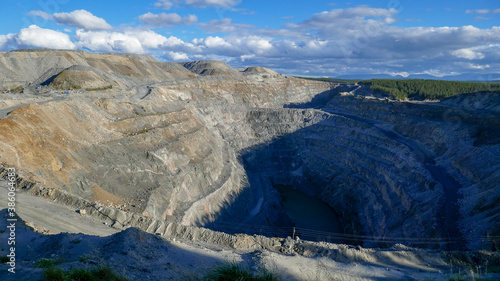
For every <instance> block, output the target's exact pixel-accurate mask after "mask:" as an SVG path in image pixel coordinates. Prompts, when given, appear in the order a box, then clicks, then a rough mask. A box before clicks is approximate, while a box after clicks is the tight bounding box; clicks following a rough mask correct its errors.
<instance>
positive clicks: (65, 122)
mask: <svg viewBox="0 0 500 281" xmlns="http://www.w3.org/2000/svg"><path fill="white" fill-rule="evenodd" d="M0 61H1V62H2V63H3V64H4V65H8V67H9V68H11V69H14V71H13V72H14V73H16V72H22V71H23V69H24V68H27V67H28V66H31V64H33V65H34V66H37V67H40V68H44V70H43V71H42V70H39V71H38V72H36V73H35V72H33V71H32V72H29V73H28V74H29V75H28V74H26V75H25V76H20V77H23V79H24V84H23V85H25V86H26V87H27V89H28V90H30V91H35V92H34V93H35V94H30V93H25V95H26V98H25V99H23V96H16V98H17V99H16V100H6V101H4V102H3V103H2V105H3V107H2V114H4V116H3V117H4V118H3V119H1V120H0V154H1V161H2V163H3V166H4V167H15V168H17V169H18V170H19V171H20V175H21V177H22V178H23V179H24V180H26V181H29V182H31V183H35V182H36V185H34V186H31V184H30V185H26V186H27V188H26V190H27V191H29V192H31V193H33V194H37V195H39V196H44V197H48V198H51V199H53V200H56V201H57V202H60V203H62V204H69V205H71V206H74V207H75V208H80V209H85V210H86V213H88V214H94V215H96V216H99V217H101V218H105V219H106V220H109V224H111V225H115V226H116V227H125V226H136V227H139V228H141V229H143V230H145V231H148V232H151V233H160V234H161V235H173V236H176V237H184V238H186V239H187V238H189V239H194V240H197V239H198V240H200V241H208V242H213V241H217V240H219V241H226V240H227V239H229V240H231V239H236V238H234V237H236V236H232V235H229V234H228V233H231V234H237V233H246V234H252V235H253V234H262V235H265V236H270V237H273V236H279V237H287V236H292V237H293V238H295V237H296V236H299V237H303V238H304V237H305V238H307V239H311V240H321V241H324V240H326V241H331V242H337V243H349V244H360V245H363V246H367V247H384V246H390V245H394V244H397V243H401V244H405V245H412V246H419V247H430V248H440V249H465V248H469V249H497V247H498V246H497V244H496V243H498V239H497V238H498V236H500V235H499V231H500V230H499V229H498V225H499V217H498V216H497V214H498V213H499V212H498V211H499V210H498V208H499V206H498V204H496V202H498V201H499V199H500V198H498V197H499V194H500V193H499V192H498V187H499V186H498V182H500V181H499V177H500V174H499V172H498V171H500V169H499V167H500V163H499V162H500V152H499V149H498V147H499V143H500V142H499V139H498V136H497V134H495V133H492V132H497V131H500V130H498V127H499V124H498V120H499V119H500V118H499V115H498V112H497V111H495V108H496V107H495V106H491V104H495V103H498V96H495V95H485V94H484V93H478V94H477V95H476V96H478V97H479V96H481V98H476V100H474V98H473V97H472V96H473V95H471V96H470V97H469V98H466V99H462V98H457V99H456V100H453V99H452V100H446V101H444V102H442V103H416V102H396V101H390V100H388V99H379V98H375V97H373V96H372V93H370V92H369V91H367V90H366V89H363V88H362V87H358V86H356V85H345V84H332V83H324V82H317V81H309V80H302V79H297V78H293V77H288V76H286V75H281V74H277V73H276V72H273V71H271V70H268V69H264V68H251V69H250V68H249V69H247V71H244V72H241V71H238V70H235V69H232V68H231V67H229V66H228V65H227V64H225V63H222V62H217V63H215V62H211V61H202V62H193V63H187V64H164V63H160V62H157V61H155V60H154V59H152V58H150V57H142V56H114V55H98V54H88V53H85V52H83V53H82V52H68V51H55V52H52V53H51V52H48V53H44V54H43V52H40V53H36V52H34V51H28V52H13V53H7V54H3V58H2V60H0ZM14 62H15V63H14ZM16 65H19V66H16ZM23 65H24V66H23ZM0 66H1V65H0ZM21 66H22V67H21ZM141 67H143V68H145V69H147V71H153V70H154V72H153V73H150V75H146V74H144V73H143V71H142V70H141V69H142V68H141ZM47 71H49V72H50V73H49V74H50V75H48V74H47ZM74 71H79V72H78V73H74ZM81 71H84V72H85V71H87V73H86V74H85V73H83V74H82V73H81ZM76 74H78V75H84V74H85V75H87V76H85V77H91V78H92V77H93V79H94V78H95V79H94V80H95V81H94V82H95V83H96V85H103V84H102V83H104V82H103V81H105V82H106V83H109V84H110V85H112V86H113V88H112V89H108V90H106V91H97V92H96V93H90V92H86V91H82V92H81V93H76V94H73V95H69V96H57V95H55V94H54V93H52V92H47V93H44V94H43V95H41V94H39V95H37V94H36V93H37V92H36V90H33V89H34V88H33V87H35V86H36V85H37V83H45V82H47V83H46V84H47V87H51V86H48V85H50V84H51V83H52V82H48V80H50V79H52V78H53V79H54V80H52V81H59V80H60V81H63V82H64V83H70V82H71V83H70V84H73V82H78V81H73V80H71V79H74V77H77V75H76ZM75 75H76V76H75ZM54 76H55V77H54ZM67 77H70V78H71V77H73V78H71V79H70V80H71V81H66V80H65V79H66V78H67ZM56 78H57V79H59V80H55V79H56ZM42 80H45V82H43V81H42ZM90 82H92V81H90ZM85 83H87V84H85V87H93V84H92V83H90V84H88V83H89V81H86V82H85ZM82 85H83V84H82ZM30 95H31V96H30ZM472 101H474V102H472ZM28 104H29V105H28ZM471 104H473V105H475V106H472V107H471ZM28 186H29V187H28ZM35 186H36V188H35ZM300 198H303V199H304V200H300ZM287 200H292V202H293V200H295V201H304V202H309V203H308V204H309V206H308V205H305V206H302V207H301V208H302V209H299V210H298V211H297V210H295V209H294V208H293V207H290V206H289V205H287V202H290V201H287ZM311 205H313V206H311ZM320 208H323V209H320ZM309 210H312V211H316V212H311V214H310V218H308V217H307V216H305V215H306V213H307V211H309ZM321 210H325V211H323V212H324V213H328V216H326V217H322V218H321V219H322V220H323V221H324V222H325V223H324V224H327V222H328V221H331V224H328V225H327V227H326V228H321V227H317V226H314V225H313V226H310V225H309V226H308V225H303V224H302V222H303V221H308V220H310V221H319V220H318V216H319V214H321V213H322V211H321ZM294 212H295V213H294ZM297 212H298V213H300V215H304V216H302V217H297V216H296V213H297ZM322 224H323V223H322ZM200 227H205V228H200ZM206 228H210V229H212V230H216V231H215V232H214V231H211V230H208V229H206ZM214 233H217V234H214ZM294 236H295V237H294ZM210 237H212V238H210ZM213 237H215V238H213ZM231 237H232V238H231ZM244 237H247V238H245V239H244V241H246V242H245V243H247V242H248V243H250V244H252V243H256V244H266V243H267V244H269V245H274V243H278V244H279V245H280V246H279V247H282V246H283V245H282V244H281V243H282V242H283V241H285V240H284V239H281V240H280V239H274V240H273V239H271V238H265V237H264V236H258V237H259V238H248V237H251V236H244ZM225 239H226V240H225ZM252 239H253V240H252ZM255 239H257V240H258V241H257V240H255ZM229 240H227V241H229ZM227 241H226V242H227ZM231 241H233V240H231ZM235 241H236V240H235ZM238 241H240V240H238ZM263 241H268V242H263ZM276 241H278V242H276ZM280 241H281V242H280ZM226 242H221V243H226ZM227 243H233V242H227ZM234 243H241V242H234ZM283 243H284V242H283ZM267 244H266V245H267ZM278 244H276V245H278ZM252 245H253V244H252ZM266 247H267V246H266ZM272 247H274V246H269V248H272ZM280 251H281V250H280Z"/></svg>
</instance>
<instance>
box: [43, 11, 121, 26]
mask: <svg viewBox="0 0 500 281" xmlns="http://www.w3.org/2000/svg"><path fill="white" fill-rule="evenodd" d="M53 19H54V21H55V22H57V23H58V24H60V25H68V26H73V27H76V28H82V29H86V30H104V29H111V25H109V24H108V23H107V22H106V21H105V20H104V19H102V18H99V17H96V16H94V15H93V14H92V13H90V12H88V11H86V10H76V11H73V12H71V13H56V14H54V15H53Z"/></svg>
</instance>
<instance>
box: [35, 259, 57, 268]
mask: <svg viewBox="0 0 500 281" xmlns="http://www.w3.org/2000/svg"><path fill="white" fill-rule="evenodd" d="M63 262H64V260H63V259H57V260H53V259H45V258H42V259H40V260H38V261H37V262H36V263H35V267H38V268H53V267H54V266H56V265H58V264H60V263H63Z"/></svg>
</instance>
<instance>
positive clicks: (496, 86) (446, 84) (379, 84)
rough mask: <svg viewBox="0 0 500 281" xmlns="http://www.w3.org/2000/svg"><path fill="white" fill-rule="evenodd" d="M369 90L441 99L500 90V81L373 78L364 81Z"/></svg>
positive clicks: (392, 94)
mask: <svg viewBox="0 0 500 281" xmlns="http://www.w3.org/2000/svg"><path fill="white" fill-rule="evenodd" d="M364 83H365V84H368V85H370V89H371V90H375V91H379V92H383V93H387V94H389V95H391V96H392V97H394V98H396V99H417V100H425V99H431V100H434V99H443V98H447V97H451V96H454V95H459V94H467V93H476V92H500V83H479V82H457V81H440V80H423V79H408V80H396V79H373V80H367V81H364Z"/></svg>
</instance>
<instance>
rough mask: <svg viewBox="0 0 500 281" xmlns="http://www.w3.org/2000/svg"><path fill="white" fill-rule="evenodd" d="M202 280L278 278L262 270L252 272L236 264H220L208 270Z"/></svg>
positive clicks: (259, 280) (239, 280) (269, 279)
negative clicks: (255, 272)
mask: <svg viewBox="0 0 500 281" xmlns="http://www.w3.org/2000/svg"><path fill="white" fill-rule="evenodd" d="M204 280H212V281H235V280H237V281H247V280H248V281H250V280H252V281H278V280H279V278H278V277H277V276H275V275H273V274H272V273H270V272H268V271H266V270H262V271H261V272H259V273H258V274H253V273H252V272H251V271H250V270H249V269H247V268H243V267H241V266H239V265H238V264H235V263H233V264H226V265H221V266H219V267H217V268H215V269H213V270H212V271H210V272H209V273H208V274H207V276H206V277H205V278H204Z"/></svg>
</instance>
